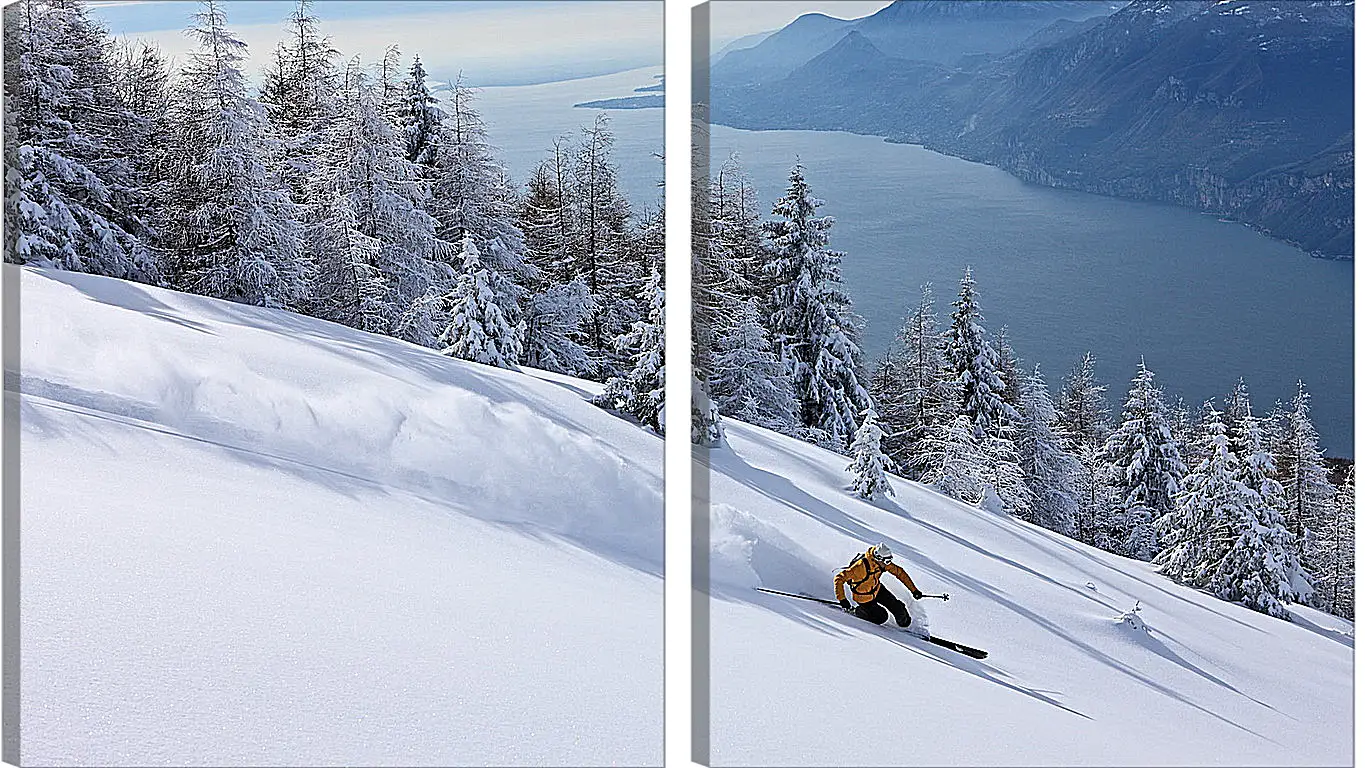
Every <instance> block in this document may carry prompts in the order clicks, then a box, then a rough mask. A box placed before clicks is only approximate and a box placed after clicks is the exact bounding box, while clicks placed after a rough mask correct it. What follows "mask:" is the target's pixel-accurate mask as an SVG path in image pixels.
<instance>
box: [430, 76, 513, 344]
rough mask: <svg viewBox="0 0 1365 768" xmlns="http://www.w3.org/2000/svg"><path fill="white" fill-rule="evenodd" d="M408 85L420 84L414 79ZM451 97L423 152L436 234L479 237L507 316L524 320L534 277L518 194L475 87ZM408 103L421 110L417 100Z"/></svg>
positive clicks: (454, 89)
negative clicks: (428, 160)
mask: <svg viewBox="0 0 1365 768" xmlns="http://www.w3.org/2000/svg"><path fill="white" fill-rule="evenodd" d="M409 84H410V85H411V86H413V87H415V85H414V84H413V82H412V81H410V83H409ZM412 98H414V99H415V98H417V97H416V96H413V97H412ZM446 98H447V101H448V109H447V110H446V117H445V121H444V122H443V123H442V124H441V125H440V127H439V129H432V132H431V133H430V134H429V135H428V137H427V141H428V146H429V150H423V153H426V152H428V151H429V152H430V153H432V154H434V162H435V166H434V167H433V168H432V169H431V171H430V177H431V178H432V179H433V183H432V197H431V205H430V208H429V210H430V212H431V213H432V215H433V216H435V217H436V221H437V229H436V234H437V236H438V237H440V238H441V239H442V240H444V241H446V242H450V243H459V242H463V241H464V238H465V235H472V236H473V237H474V243H475V245H477V246H478V248H479V253H480V255H481V256H482V260H483V264H484V266H486V267H488V268H489V269H492V270H493V271H495V272H497V273H498V274H499V275H500V276H502V277H503V278H504V279H503V280H500V281H498V284H497V287H496V290H497V300H498V303H499V305H500V306H501V307H502V311H503V314H504V315H506V316H507V318H508V319H509V320H510V321H512V322H513V323H520V322H521V321H522V317H521V311H522V306H523V303H524V301H525V299H526V294H527V286H528V285H529V284H530V283H532V282H533V281H534V279H535V276H534V274H533V270H532V269H531V268H530V267H529V266H528V265H527V263H526V244H525V240H524V237H523V235H522V232H521V228H520V227H518V226H517V209H518V206H519V200H518V198H517V193H516V190H515V188H514V186H513V185H512V183H511V181H510V180H509V179H508V176H507V169H506V168H505V167H504V166H503V165H502V163H501V162H499V161H498V159H497V157H496V155H495V153H494V151H493V147H492V146H491V145H490V144H489V143H488V131H487V128H486V126H485V125H484V122H483V118H482V116H480V114H479V112H478V111H477V110H476V109H475V106H474V100H475V92H474V89H472V88H470V87H469V86H466V85H464V84H463V83H461V82H459V81H456V82H454V83H451V84H450V85H449V91H448V92H447V95H446ZM409 106H410V107H412V108H414V109H415V108H417V105H416V104H415V103H414V104H410V105H409ZM408 127H409V128H411V126H408ZM409 138H411V137H409ZM454 266H456V268H457V269H458V265H454Z"/></svg>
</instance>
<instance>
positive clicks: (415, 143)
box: [397, 56, 446, 169]
mask: <svg viewBox="0 0 1365 768" xmlns="http://www.w3.org/2000/svg"><path fill="white" fill-rule="evenodd" d="M399 88H400V89H401V90H400V93H401V96H400V97H399V102H398V115H397V119H398V135H399V136H400V137H401V138H402V141H403V152H404V153H405V154H406V156H407V158H408V162H410V163H417V164H418V165H420V166H422V167H423V168H426V169H432V168H435V167H436V163H437V154H436V153H437V149H438V147H439V146H440V142H441V138H440V133H441V126H442V123H443V122H444V121H445V118H446V114H445V112H444V111H442V110H441V108H440V107H439V106H438V104H439V100H438V99H437V98H436V97H435V96H433V95H432V94H431V89H430V88H429V87H427V71H426V69H425V68H423V67H422V57H421V56H413V57H412V69H410V70H409V71H408V77H407V79H406V80H404V81H403V82H402V84H401V85H400V86H399Z"/></svg>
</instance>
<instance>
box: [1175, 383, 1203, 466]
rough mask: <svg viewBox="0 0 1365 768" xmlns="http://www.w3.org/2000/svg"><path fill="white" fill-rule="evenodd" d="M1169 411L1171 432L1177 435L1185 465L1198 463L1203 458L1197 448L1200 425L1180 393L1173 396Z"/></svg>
mask: <svg viewBox="0 0 1365 768" xmlns="http://www.w3.org/2000/svg"><path fill="white" fill-rule="evenodd" d="M1168 412H1169V414H1170V417H1169V420H1170V422H1171V434H1172V435H1173V436H1174V437H1175V445H1176V448H1178V449H1179V450H1180V457H1181V458H1182V459H1184V461H1185V466H1187V467H1188V466H1190V465H1191V464H1196V463H1198V461H1199V460H1200V459H1201V458H1202V457H1201V456H1199V455H1198V453H1197V451H1196V450H1195V446H1196V445H1197V444H1198V442H1199V425H1198V424H1196V423H1195V422H1194V418H1193V417H1192V416H1191V415H1190V407H1189V405H1188V404H1186V403H1185V398H1183V397H1181V396H1179V395H1176V396H1175V397H1174V398H1172V399H1171V403H1170V406H1169V408H1168Z"/></svg>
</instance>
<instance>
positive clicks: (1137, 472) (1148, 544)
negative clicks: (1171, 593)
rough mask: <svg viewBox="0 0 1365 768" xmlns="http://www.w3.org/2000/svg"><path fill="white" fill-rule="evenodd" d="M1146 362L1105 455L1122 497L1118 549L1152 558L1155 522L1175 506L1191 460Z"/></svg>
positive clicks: (1116, 520) (1115, 527) (1113, 525)
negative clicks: (1184, 455)
mask: <svg viewBox="0 0 1365 768" xmlns="http://www.w3.org/2000/svg"><path fill="white" fill-rule="evenodd" d="M1154 378H1155V377H1154V376H1153V374H1152V372H1151V371H1150V370H1148V368H1147V363H1146V361H1145V360H1144V361H1140V362H1139V363H1138V370H1137V375H1136V376H1134V377H1133V386H1132V388H1131V389H1130V390H1129V391H1128V399H1127V400H1126V401H1124V404H1123V414H1122V419H1121V421H1120V424H1119V426H1118V428H1117V429H1115V430H1114V433H1113V434H1111V435H1110V436H1109V440H1108V442H1107V443H1106V444H1105V458H1106V461H1107V463H1108V465H1109V467H1110V470H1109V471H1110V473H1111V477H1112V483H1113V485H1114V487H1115V489H1116V493H1117V496H1118V499H1117V505H1116V506H1115V508H1114V511H1113V516H1112V517H1111V518H1110V520H1109V524H1108V528H1109V530H1110V531H1114V532H1120V531H1121V532H1124V535H1123V536H1122V537H1121V540H1119V539H1120V537H1119V536H1117V535H1115V539H1116V540H1115V541H1114V543H1115V544H1116V545H1117V550H1116V551H1117V552H1118V553H1119V554H1122V555H1127V556H1128V557H1134V558H1137V559H1139V560H1150V559H1152V556H1153V555H1154V554H1156V551H1157V545H1158V542H1157V539H1156V533H1155V529H1154V528H1153V526H1152V523H1153V521H1154V520H1156V519H1157V518H1159V517H1161V516H1162V515H1165V514H1168V513H1169V512H1170V511H1171V510H1173V509H1174V508H1175V502H1174V498H1175V495H1176V494H1177V493H1178V492H1179V490H1180V480H1181V478H1182V477H1184V476H1185V473H1186V468H1185V462H1184V460H1183V458H1182V457H1181V455H1180V449H1179V448H1178V447H1177V446H1176V443H1175V437H1174V436H1173V435H1172V434H1171V427H1170V424H1169V423H1168V422H1167V420H1166V405H1165V403H1164V402H1163V400H1162V396H1161V390H1160V389H1159V388H1157V386H1156V384H1155V383H1154Z"/></svg>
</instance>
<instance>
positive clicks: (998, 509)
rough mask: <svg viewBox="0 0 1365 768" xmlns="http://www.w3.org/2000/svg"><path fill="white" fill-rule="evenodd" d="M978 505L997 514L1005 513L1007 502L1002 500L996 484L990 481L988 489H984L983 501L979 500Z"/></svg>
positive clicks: (987, 485)
mask: <svg viewBox="0 0 1365 768" xmlns="http://www.w3.org/2000/svg"><path fill="white" fill-rule="evenodd" d="M976 506H977V507H979V508H981V509H984V510H986V511H987V512H992V513H994V514H997V515H1003V514H1005V502H1004V501H1003V500H1001V498H1000V494H999V492H997V491H996V490H995V486H994V485H991V484H989V483H987V484H986V489H985V490H984V491H982V493H981V501H979V502H977V504H976Z"/></svg>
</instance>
